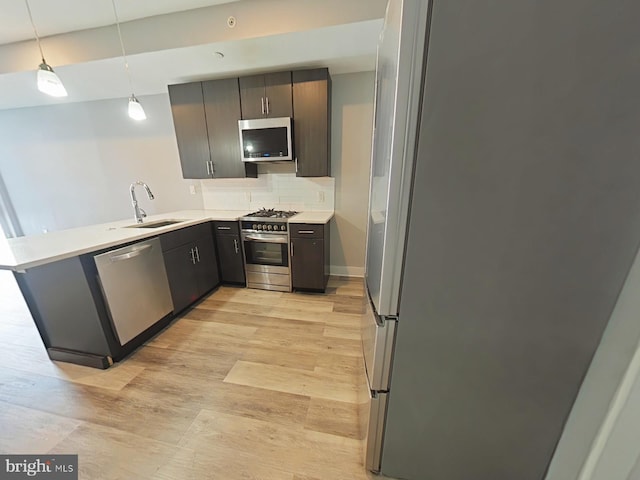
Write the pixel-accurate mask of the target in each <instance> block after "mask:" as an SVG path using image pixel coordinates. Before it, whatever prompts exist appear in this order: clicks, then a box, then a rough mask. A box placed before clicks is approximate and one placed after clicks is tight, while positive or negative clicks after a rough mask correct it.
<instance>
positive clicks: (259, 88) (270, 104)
mask: <svg viewBox="0 0 640 480" xmlns="http://www.w3.org/2000/svg"><path fill="white" fill-rule="evenodd" d="M240 102H241V106H242V119H243V120H246V119H250V118H264V117H293V106H292V95H291V72H275V73H266V74H263V75H252V76H249V77H240Z"/></svg>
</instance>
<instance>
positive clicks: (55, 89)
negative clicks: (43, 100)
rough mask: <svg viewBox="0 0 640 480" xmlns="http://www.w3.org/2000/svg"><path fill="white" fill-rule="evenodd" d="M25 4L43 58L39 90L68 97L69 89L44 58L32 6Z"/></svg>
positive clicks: (40, 68)
mask: <svg viewBox="0 0 640 480" xmlns="http://www.w3.org/2000/svg"><path fill="white" fill-rule="evenodd" d="M24 3H25V5H26V6H27V12H28V13H29V20H30V21H31V27H33V34H34V35H35V37H36V42H37V43H38V49H39V50H40V58H42V63H41V64H40V67H39V68H38V74H37V79H38V90H40V91H41V92H42V93H46V94H47V95H51V96H52V97H66V96H67V90H66V89H65V88H64V85H63V84H62V81H61V80H60V77H58V75H56V72H54V71H53V68H51V66H50V65H49V64H48V63H47V62H46V60H45V59H44V53H43V52H42V44H41V43H40V35H38V30H37V29H36V24H35V23H34V22H33V15H32V14H31V7H29V1H28V0H24Z"/></svg>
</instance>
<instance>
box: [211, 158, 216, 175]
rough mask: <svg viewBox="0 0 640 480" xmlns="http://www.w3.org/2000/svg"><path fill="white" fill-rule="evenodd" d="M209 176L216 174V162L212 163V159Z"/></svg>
mask: <svg viewBox="0 0 640 480" xmlns="http://www.w3.org/2000/svg"><path fill="white" fill-rule="evenodd" d="M211 176H212V177H215V176H216V164H215V163H213V160H211Z"/></svg>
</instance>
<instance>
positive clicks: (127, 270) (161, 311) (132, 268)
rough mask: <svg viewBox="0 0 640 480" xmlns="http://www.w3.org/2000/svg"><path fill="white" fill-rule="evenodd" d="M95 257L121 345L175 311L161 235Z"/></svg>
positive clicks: (103, 290)
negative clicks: (159, 237) (161, 244)
mask: <svg viewBox="0 0 640 480" xmlns="http://www.w3.org/2000/svg"><path fill="white" fill-rule="evenodd" d="M94 260H95V262H96V267H97V268H98V275H99V277H100V284H101V286H102V292H103V294H104V298H105V301H106V304H107V308H108V310H109V314H110V316H111V321H112V323H113V327H114V330H115V332H116V336H117V338H118V341H119V342H120V345H124V344H125V343H127V342H128V341H130V340H131V339H133V338H135V337H136V336H137V335H139V334H140V333H142V332H143V331H145V330H146V329H147V328H149V327H150V326H152V325H153V324H154V323H156V322H157V321H158V320H160V319H162V318H163V317H164V316H166V315H167V314H169V313H171V312H172V311H173V302H172V301H171V292H170V290H169V281H168V280H167V272H166V270H165V267H164V259H163V257H162V249H161V247H160V240H159V239H158V238H157V237H156V238H153V239H151V240H145V241H143V242H139V243H136V244H133V245H129V246H127V247H123V248H118V249H116V250H111V251H109V252H106V253H102V254H100V255H96V256H95V257H94Z"/></svg>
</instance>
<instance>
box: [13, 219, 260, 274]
mask: <svg viewBox="0 0 640 480" xmlns="http://www.w3.org/2000/svg"><path fill="white" fill-rule="evenodd" d="M247 213H249V211H246V210H183V211H178V212H171V213H165V214H159V215H150V216H149V217H147V218H145V220H144V223H151V222H154V221H157V220H174V219H175V220H184V221H183V222H180V223H176V224H173V225H168V226H166V227H159V228H123V227H126V226H128V225H134V224H135V222H134V221H133V219H128V220H120V221H117V222H111V223H103V224H100V225H91V226H88V227H80V228H71V229H68V230H59V231H56V232H50V233H42V234H39V235H30V236H27V237H18V238H10V239H9V240H7V242H6V243H5V242H0V270H26V269H27V268H32V267H36V266H38V265H44V264H46V263H51V262H55V261H57V260H62V259H65V258H70V257H75V256H77V255H82V254H84V253H89V252H94V251H96V250H101V249H103V248H109V247H113V246H116V245H121V244H123V243H128V242H134V241H136V240H142V239H145V238H150V237H155V236H157V235H160V234H162V233H167V232H171V231H173V230H178V229H180V228H184V227H188V226H191V225H197V224H198V223H203V222H208V221H210V220H237V219H238V218H240V217H241V216H243V215H246V214H247Z"/></svg>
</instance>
